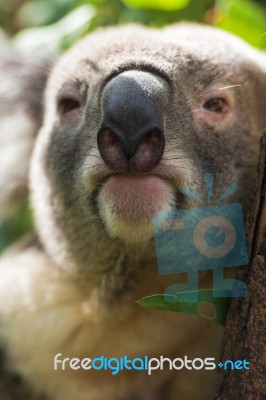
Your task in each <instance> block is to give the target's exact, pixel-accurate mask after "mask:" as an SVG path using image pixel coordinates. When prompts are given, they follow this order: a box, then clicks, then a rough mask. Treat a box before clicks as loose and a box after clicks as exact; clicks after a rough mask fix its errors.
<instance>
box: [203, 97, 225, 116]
mask: <svg viewBox="0 0 266 400" xmlns="http://www.w3.org/2000/svg"><path fill="white" fill-rule="evenodd" d="M203 108H204V109H205V110H208V111H212V112H216V113H222V112H225V111H226V110H227V102H226V100H225V99H223V98H221V97H214V98H213V99H210V100H208V101H206V102H205V103H204V104H203Z"/></svg>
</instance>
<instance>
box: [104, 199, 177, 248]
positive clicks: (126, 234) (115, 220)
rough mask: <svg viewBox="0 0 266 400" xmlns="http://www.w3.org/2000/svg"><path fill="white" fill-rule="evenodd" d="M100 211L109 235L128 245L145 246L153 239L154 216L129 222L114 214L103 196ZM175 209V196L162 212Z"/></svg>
mask: <svg viewBox="0 0 266 400" xmlns="http://www.w3.org/2000/svg"><path fill="white" fill-rule="evenodd" d="M98 204H99V211H100V215H101V218H102V220H103V222H104V225H105V228H106V230H107V232H108V234H109V235H110V236H111V237H113V238H118V239H120V240H122V241H123V242H124V243H127V244H138V243H139V244H143V243H144V242H147V241H149V240H151V239H152V238H153V223H152V216H151V218H150V219H149V220H145V221H143V220H142V221H141V220H138V221H128V220H127V219H123V218H122V217H121V216H118V215H117V214H116V213H114V212H113V210H112V208H111V207H110V205H109V204H108V203H106V202H105V201H103V199H102V198H101V196H100V197H99V199H98ZM173 209H174V196H171V199H169V201H168V202H167V204H164V206H163V207H162V209H161V210H160V212H165V211H172V210H173Z"/></svg>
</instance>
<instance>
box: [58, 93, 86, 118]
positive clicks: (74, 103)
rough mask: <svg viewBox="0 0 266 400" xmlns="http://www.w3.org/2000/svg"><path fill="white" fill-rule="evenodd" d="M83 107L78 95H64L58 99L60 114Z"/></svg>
mask: <svg viewBox="0 0 266 400" xmlns="http://www.w3.org/2000/svg"><path fill="white" fill-rule="evenodd" d="M80 108H81V102H80V100H79V99H78V98H76V97H63V98H61V99H59V101H58V111H59V114H60V115H66V114H69V113H71V112H73V111H78V110H80Z"/></svg>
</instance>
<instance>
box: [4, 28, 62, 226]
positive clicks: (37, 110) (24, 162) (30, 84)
mask: <svg viewBox="0 0 266 400" xmlns="http://www.w3.org/2000/svg"><path fill="white" fill-rule="evenodd" d="M0 34H1V32H0ZM0 45H1V51H0V73H1V85H0V159H1V172H0V192H1V194H0V221H1V220H3V219H4V218H6V217H7V216H10V215H12V214H13V213H14V212H15V211H16V210H17V208H18V207H19V206H20V204H21V203H22V202H23V201H25V199H26V198H27V195H28V172H29V162H30V158H31V153H32V150H33V146H34V142H35V138H36V136H37V132H38V130H39V128H40V125H41V121H42V111H43V101H42V100H43V96H42V93H43V91H44V87H45V83H46V79H47V77H48V73H49V66H50V64H52V63H53V62H54V61H53V60H54V59H55V56H54V55H51V54H49V55H48V54H47V55H46V54H45V55H44V54H43V55H42V56H41V55H36V56H35V55H34V56H33V57H32V59H31V60H28V59H27V58H26V57H25V56H22V55H20V54H17V53H16V52H15V51H14V50H13V49H12V46H11V44H10V43H9V41H8V39H7V38H5V37H2V36H1V37H0ZM11 110H12V111H11Z"/></svg>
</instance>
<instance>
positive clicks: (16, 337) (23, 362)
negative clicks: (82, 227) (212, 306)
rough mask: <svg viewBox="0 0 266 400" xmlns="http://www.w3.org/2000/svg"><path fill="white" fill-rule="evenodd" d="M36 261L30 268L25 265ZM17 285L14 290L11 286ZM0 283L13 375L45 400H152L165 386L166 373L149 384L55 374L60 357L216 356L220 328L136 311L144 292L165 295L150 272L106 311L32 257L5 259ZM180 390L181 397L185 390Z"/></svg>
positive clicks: (131, 376)
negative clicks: (19, 376)
mask: <svg viewBox="0 0 266 400" xmlns="http://www.w3.org/2000/svg"><path fill="white" fill-rule="evenodd" d="M33 256H34V259H35V265H34V266H32V265H31V261H30V260H31V257H33ZM4 261H5V259H4ZM15 265H16V267H15ZM17 268H20V274H21V275H20V278H19V279H18V278H16V273H17ZM15 279H16V280H17V283H16V287H14V285H12V284H11V281H13V280H15ZM0 281H1V284H0V286H1V288H0V289H1V290H0V293H1V295H0V296H1V304H5V306H4V307H2V309H1V319H2V323H1V327H0V334H1V337H2V338H3V341H4V344H5V346H6V348H7V353H8V355H9V359H10V368H14V369H15V371H16V372H17V373H19V374H20V375H22V377H23V378H24V379H25V380H26V381H27V382H29V383H30V385H32V387H33V390H36V391H37V393H41V392H45V393H46V394H47V395H48V398H49V399H50V398H51V399H55V400H61V399H62V400H63V399H64V400H68V399H69V400H70V399H71V400H72V399H73V398H75V399H77V400H83V399H84V400H85V399H93V400H97V399H99V400H100V399H103V400H104V399H107V398H108V399H120V398H121V399H123V398H125V399H127V398H130V396H131V395H132V396H133V395H134V394H135V395H136V394H137V395H138V396H139V398H140V399H142V398H143V399H146V398H147V399H149V398H152V399H155V398H157V397H156V396H157V394H158V393H159V388H162V387H164V385H165V384H166V381H168V380H169V371H168V374H164V373H163V372H162V371H160V373H159V374H155V375H154V376H151V377H149V376H147V372H146V371H140V372H139V373H137V372H136V371H134V372H132V371H127V373H125V372H123V371H122V372H120V373H119V374H118V375H116V376H113V375H112V374H111V371H104V372H103V371H101V372H100V371H96V372H95V371H94V372H91V371H82V370H71V369H70V368H69V367H67V366H66V369H65V370H61V369H60V366H58V369H57V370H54V357H55V355H56V354H58V353H62V356H61V357H60V358H62V359H63V358H66V357H70V358H74V357H78V358H81V359H82V358H85V357H88V358H91V359H92V358H94V357H99V356H105V357H117V358H119V357H123V356H125V355H126V356H128V358H135V357H143V356H145V355H148V356H149V357H159V356H161V355H162V356H165V357H172V358H176V357H178V356H179V357H181V356H184V355H189V354H194V355H195V354H196V355H197V356H199V357H215V356H218V354H219V344H220V341H221V335H222V328H221V327H218V326H216V325H212V324H210V323H208V322H207V321H204V320H202V319H200V318H198V317H195V316H187V315H182V316H178V315H177V314H175V313H167V312H157V311H146V310H144V309H142V308H140V307H139V306H137V305H136V304H135V303H134V301H135V300H137V299H138V298H139V297H140V296H141V295H142V294H143V289H144V287H145V291H146V293H147V290H148V292H149V291H150V293H156V292H161V291H162V290H163V288H162V284H161V282H160V279H158V274H157V273H156V272H154V271H148V270H147V272H143V275H142V277H141V280H139V281H138V282H136V286H135V289H133V290H132V291H131V292H130V293H129V294H128V295H127V297H126V298H124V299H123V301H122V302H121V304H119V302H118V304H117V305H116V306H115V307H114V306H113V307H108V306H107V305H105V306H104V305H103V304H102V302H101V301H100V300H99V296H98V293H97V289H93V288H90V290H89V291H87V292H86V291H84V290H83V288H82V287H81V286H80V285H79V284H78V283H77V282H75V281H74V280H73V279H69V278H68V277H66V276H65V275H64V274H63V273H60V272H54V273H53V272H52V273H51V262H50V260H49V259H48V258H47V257H46V256H44V255H43V254H41V253H40V252H38V251H34V250H31V251H29V252H28V254H27V252H26V253H24V254H22V255H18V256H17V257H15V259H13V263H9V262H8V259H7V260H6V262H5V263H3V265H1V279H0ZM147 282H149V285H148V286H149V287H148V288H147ZM11 288H13V289H11ZM207 343H208V345H207ZM206 349H207V350H206ZM14 366H15V367H14ZM176 372H177V371H175V373H176ZM179 374H180V376H182V375H183V374H181V373H180V372H179ZM166 375H167V380H166ZM192 375H193V374H192ZM192 375H190V376H189V377H188V379H192ZM200 375H201V374H198V378H197V379H199V377H200ZM201 379H202V378H201ZM208 379H210V376H209V377H208ZM101 382H104V385H102V384H101ZM184 382H186V379H184ZM179 384H180V382H179ZM185 386H186V383H185ZM207 387H208V385H207ZM180 390H181V393H182V390H183V389H182V384H181V386H180ZM184 390H185V389H184ZM194 390H195V388H194ZM146 392H147V393H149V394H147V395H145V396H144V395H143V396H144V397H142V395H141V393H146ZM169 398H171V397H169ZM193 398H197V397H193ZM199 398H201V397H199Z"/></svg>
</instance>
